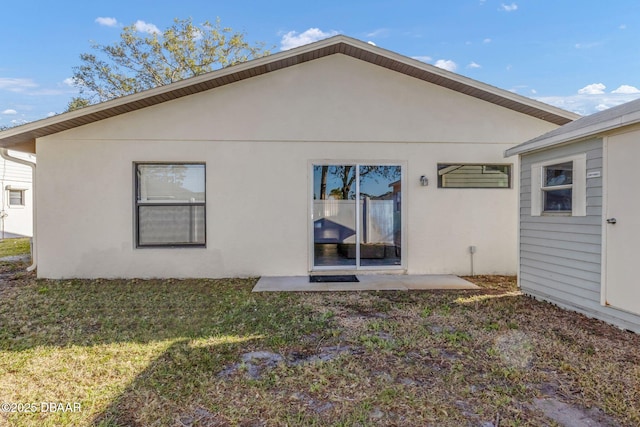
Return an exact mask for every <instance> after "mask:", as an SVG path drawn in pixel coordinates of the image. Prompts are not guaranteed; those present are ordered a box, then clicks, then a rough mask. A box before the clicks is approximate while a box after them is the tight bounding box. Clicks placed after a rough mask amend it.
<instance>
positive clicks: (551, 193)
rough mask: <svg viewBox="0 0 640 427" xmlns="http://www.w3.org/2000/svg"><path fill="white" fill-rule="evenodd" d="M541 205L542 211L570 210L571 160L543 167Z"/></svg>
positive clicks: (571, 193) (571, 187) (571, 194)
mask: <svg viewBox="0 0 640 427" xmlns="http://www.w3.org/2000/svg"><path fill="white" fill-rule="evenodd" d="M543 175H544V181H543V183H542V188H541V190H542V207H543V209H542V210H543V211H544V212H571V207H572V198H573V162H564V163H557V164H554V165H550V166H545V167H544V173H543Z"/></svg>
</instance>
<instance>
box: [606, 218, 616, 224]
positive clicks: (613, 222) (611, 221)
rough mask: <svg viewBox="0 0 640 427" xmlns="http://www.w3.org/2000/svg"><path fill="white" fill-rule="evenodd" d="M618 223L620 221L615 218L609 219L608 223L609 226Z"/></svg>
mask: <svg viewBox="0 0 640 427" xmlns="http://www.w3.org/2000/svg"><path fill="white" fill-rule="evenodd" d="M616 222H618V220H617V219H615V218H607V223H608V224H615V223H616Z"/></svg>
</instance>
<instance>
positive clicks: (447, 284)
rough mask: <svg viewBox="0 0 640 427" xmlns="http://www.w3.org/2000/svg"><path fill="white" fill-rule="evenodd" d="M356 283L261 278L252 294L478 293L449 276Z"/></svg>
mask: <svg viewBox="0 0 640 427" xmlns="http://www.w3.org/2000/svg"><path fill="white" fill-rule="evenodd" d="M357 277H358V280H359V282H356V283H341V282H325V283H310V282H309V276H287V277H284V276H282V277H277V276H271V277H261V278H260V280H258V283H256V286H254V288H253V292H338V291H416V290H417V291H426V290H450V289H480V288H479V287H478V286H476V285H474V284H473V283H471V282H469V281H467V280H464V279H462V278H460V277H458V276H454V275H451V274H426V275H401V274H360V275H357Z"/></svg>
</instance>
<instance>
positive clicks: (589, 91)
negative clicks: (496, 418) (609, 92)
mask: <svg viewBox="0 0 640 427" xmlns="http://www.w3.org/2000/svg"><path fill="white" fill-rule="evenodd" d="M606 88H607V87H606V86H605V85H603V84H602V83H593V84H590V85H587V86H585V87H583V88H582V89H580V90H578V93H579V94H580V95H602V94H603V93H604V90H605V89H606Z"/></svg>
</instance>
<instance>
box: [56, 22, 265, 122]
mask: <svg viewBox="0 0 640 427" xmlns="http://www.w3.org/2000/svg"><path fill="white" fill-rule="evenodd" d="M92 48H93V49H94V50H95V51H97V53H83V54H82V55H80V60H81V61H82V65H80V66H77V67H74V68H73V81H74V84H75V85H76V86H77V87H78V88H79V89H80V96H79V97H76V98H73V99H72V100H71V102H69V105H68V111H71V110H74V109H78V108H82V107H85V106H87V105H90V104H94V103H96V102H103V101H108V100H110V99H113V98H118V97H121V96H124V95H129V94H132V93H137V92H141V91H144V90H147V89H151V88H154V87H156V86H162V85H166V84H169V83H173V82H177V81H179V80H182V79H186V78H188V77H194V76H197V75H199V74H203V73H207V72H209V71H213V70H215V69H218V68H222V67H227V66H230V65H234V64H238V63H240V62H244V61H247V60H249V59H252V58H258V57H261V56H264V55H268V54H269V53H270V52H269V51H268V50H265V49H264V43H257V44H255V45H251V44H249V42H247V41H246V40H245V34H244V33H239V32H234V31H233V30H232V29H231V28H227V27H222V26H221V25H220V20H219V19H217V20H216V21H215V23H213V24H212V23H210V22H208V21H207V22H205V23H204V24H202V25H194V24H193V21H192V19H191V18H188V19H183V20H181V19H177V18H176V19H174V24H173V25H172V26H171V27H169V28H167V29H166V30H164V31H163V32H162V33H153V34H151V35H148V36H142V35H141V34H140V33H139V32H138V30H137V29H136V26H135V25H130V26H127V27H124V29H123V30H122V33H121V34H120V41H118V42H116V43H114V44H111V45H102V44H97V43H94V44H93V45H92Z"/></svg>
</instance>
